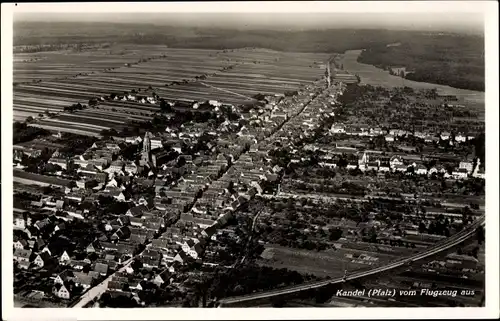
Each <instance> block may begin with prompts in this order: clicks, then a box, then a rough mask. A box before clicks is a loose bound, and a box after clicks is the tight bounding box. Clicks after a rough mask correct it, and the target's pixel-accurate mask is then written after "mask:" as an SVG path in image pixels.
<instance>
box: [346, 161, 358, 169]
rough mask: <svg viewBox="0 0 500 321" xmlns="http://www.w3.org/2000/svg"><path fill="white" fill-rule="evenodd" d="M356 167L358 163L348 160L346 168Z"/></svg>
mask: <svg viewBox="0 0 500 321" xmlns="http://www.w3.org/2000/svg"><path fill="white" fill-rule="evenodd" d="M356 168H358V163H357V162H349V163H347V169H356Z"/></svg>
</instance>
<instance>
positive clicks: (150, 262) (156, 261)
mask: <svg viewBox="0 0 500 321" xmlns="http://www.w3.org/2000/svg"><path fill="white" fill-rule="evenodd" d="M141 261H142V265H143V266H144V267H145V268H146V269H152V268H157V267H159V266H160V258H152V257H144V258H142V260H141Z"/></svg>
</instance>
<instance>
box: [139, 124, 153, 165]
mask: <svg viewBox="0 0 500 321" xmlns="http://www.w3.org/2000/svg"><path fill="white" fill-rule="evenodd" d="M150 161H151V133H150V132H146V134H144V139H143V142H142V154H141V161H140V165H141V166H144V165H148V164H149V162H150Z"/></svg>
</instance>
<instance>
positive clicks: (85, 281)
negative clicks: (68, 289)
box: [73, 272, 94, 289]
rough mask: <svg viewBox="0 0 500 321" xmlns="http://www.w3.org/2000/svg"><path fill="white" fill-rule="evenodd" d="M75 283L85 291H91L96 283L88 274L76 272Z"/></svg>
mask: <svg viewBox="0 0 500 321" xmlns="http://www.w3.org/2000/svg"><path fill="white" fill-rule="evenodd" d="M73 281H74V282H75V284H76V285H80V286H82V287H83V288H84V289H89V288H90V287H92V285H93V283H94V278H93V277H92V275H89V274H87V273H83V272H75V279H74V280H73Z"/></svg>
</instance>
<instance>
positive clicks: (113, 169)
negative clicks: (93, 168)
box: [105, 160, 125, 173]
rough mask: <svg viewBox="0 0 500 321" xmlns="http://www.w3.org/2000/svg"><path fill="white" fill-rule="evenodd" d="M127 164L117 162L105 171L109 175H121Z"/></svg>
mask: <svg viewBox="0 0 500 321" xmlns="http://www.w3.org/2000/svg"><path fill="white" fill-rule="evenodd" d="M124 165H125V163H124V162H123V161H121V160H116V161H114V162H112V163H111V165H109V168H108V169H107V170H105V171H106V172H108V173H119V172H121V171H122V169H123V167H124Z"/></svg>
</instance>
